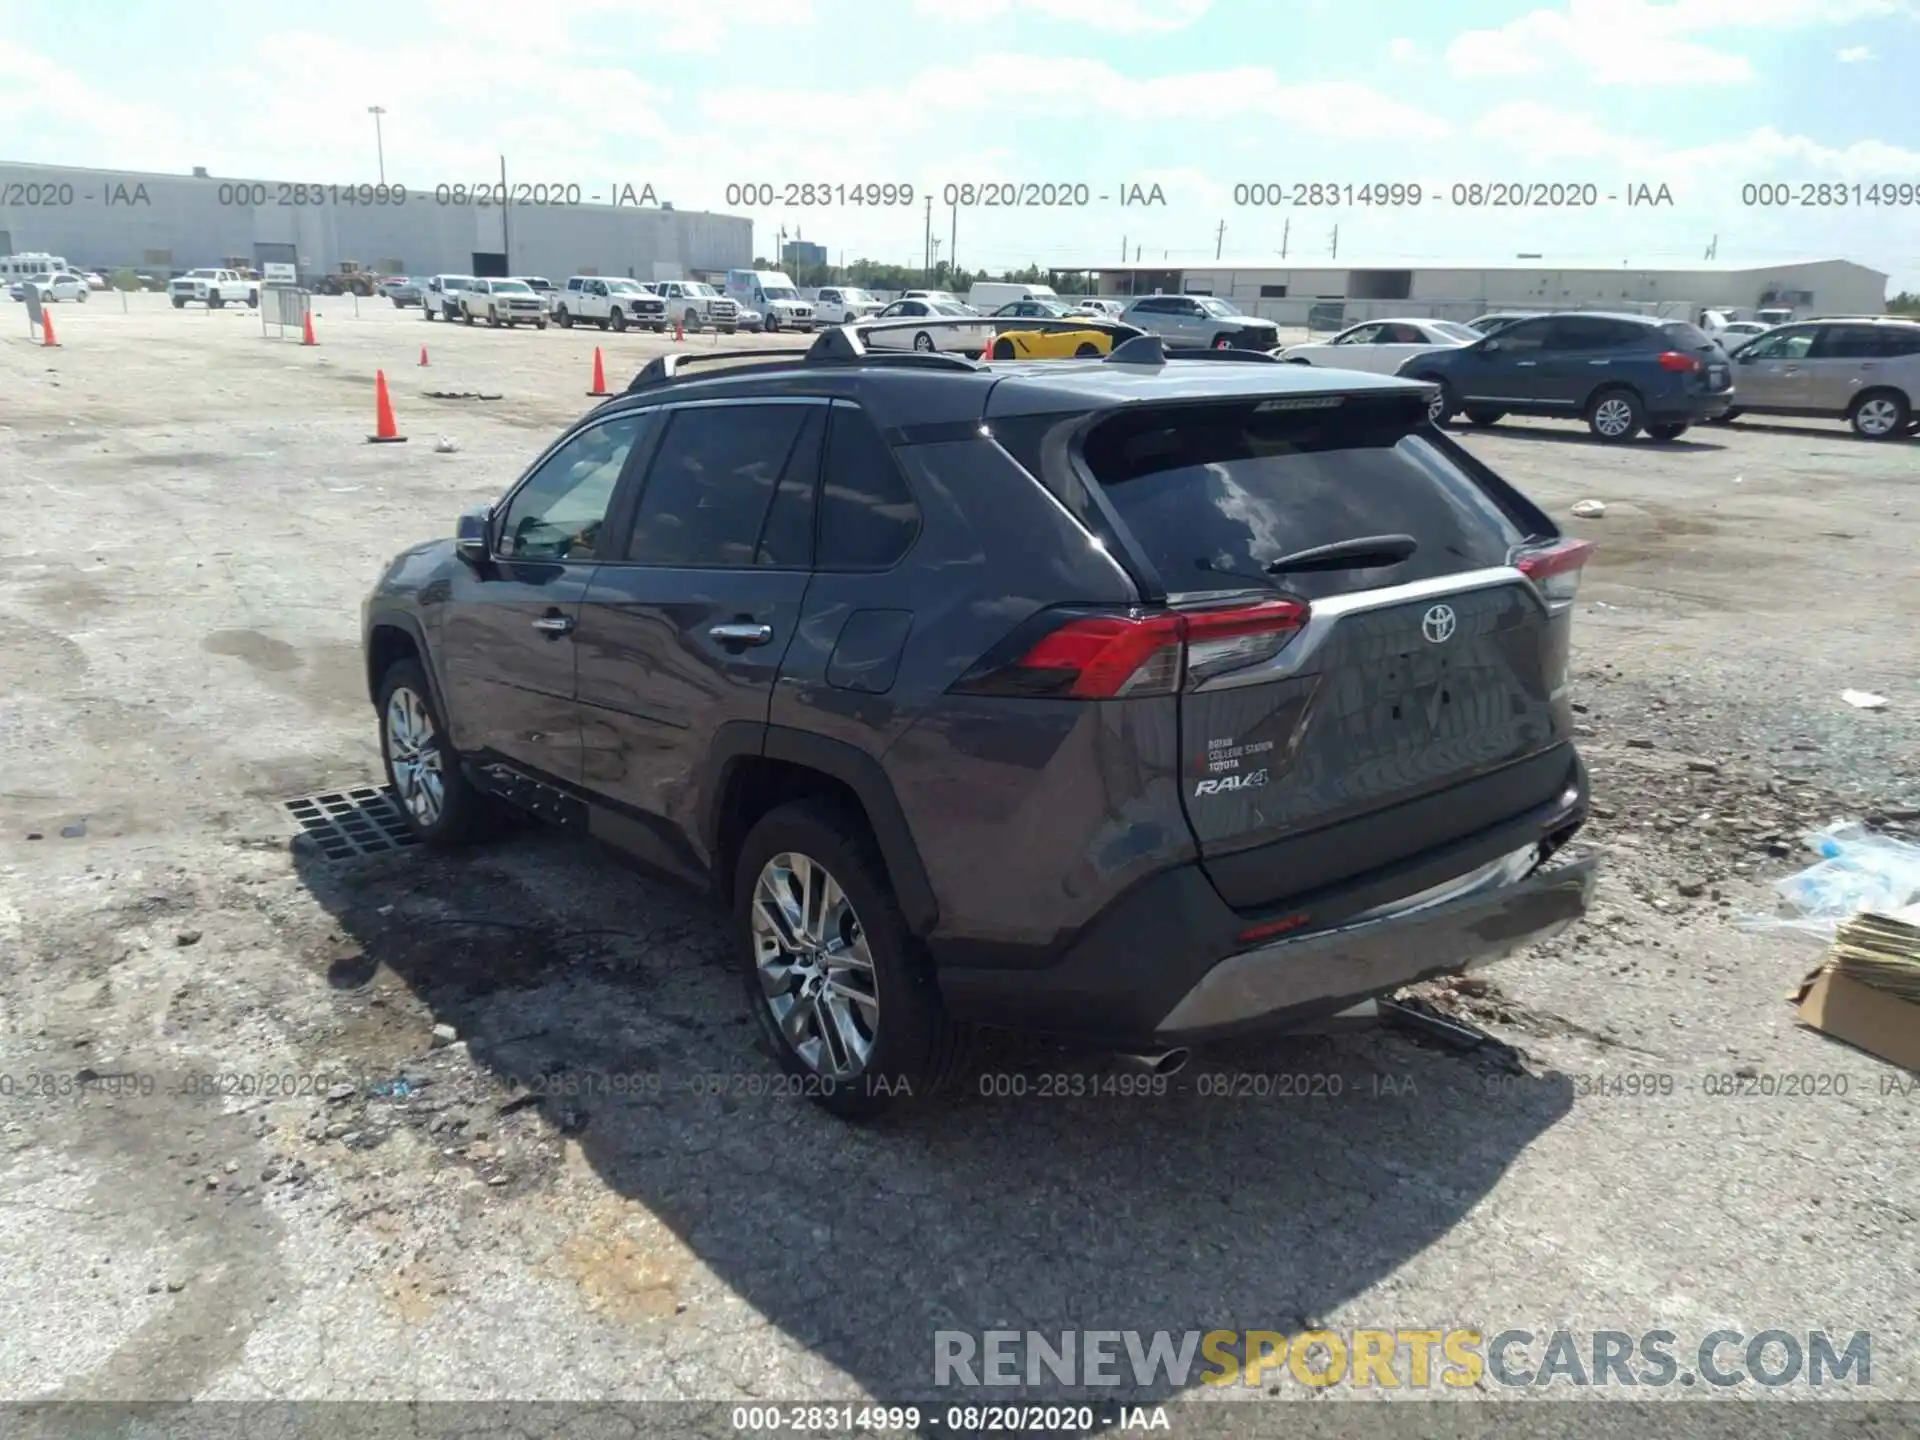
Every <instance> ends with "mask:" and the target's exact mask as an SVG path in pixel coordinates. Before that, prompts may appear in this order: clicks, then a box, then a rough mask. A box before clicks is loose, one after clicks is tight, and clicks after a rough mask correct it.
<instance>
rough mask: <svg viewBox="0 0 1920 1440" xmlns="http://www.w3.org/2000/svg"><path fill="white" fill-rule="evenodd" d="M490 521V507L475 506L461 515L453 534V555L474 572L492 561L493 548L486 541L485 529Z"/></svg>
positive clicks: (491, 513)
mask: <svg viewBox="0 0 1920 1440" xmlns="http://www.w3.org/2000/svg"><path fill="white" fill-rule="evenodd" d="M492 520H493V507H492V506H491V505H476V506H474V507H473V509H471V510H468V511H465V512H463V513H462V514H461V516H460V523H459V524H458V526H456V527H455V529H454V532H453V553H454V554H456V555H458V556H459V557H460V558H461V560H463V561H465V562H466V563H467V564H468V565H471V566H472V567H473V568H474V569H476V570H479V569H482V568H484V567H485V566H486V565H487V564H489V563H490V562H491V561H492V559H493V547H492V546H491V545H490V544H489V543H488V540H487V528H488V526H489V525H490V523H491V522H492Z"/></svg>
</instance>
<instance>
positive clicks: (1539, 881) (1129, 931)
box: [934, 760, 1598, 1050]
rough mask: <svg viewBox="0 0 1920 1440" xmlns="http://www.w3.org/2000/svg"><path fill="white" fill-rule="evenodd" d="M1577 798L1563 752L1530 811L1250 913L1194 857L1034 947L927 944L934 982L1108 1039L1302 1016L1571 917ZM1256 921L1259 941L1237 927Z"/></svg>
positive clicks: (1472, 959)
mask: <svg viewBox="0 0 1920 1440" xmlns="http://www.w3.org/2000/svg"><path fill="white" fill-rule="evenodd" d="M1587 803H1588V792H1587V778H1586V771H1585V768H1584V766H1582V765H1580V764H1579V763H1578V761H1577V760H1575V761H1573V762H1572V767H1571V773H1570V776H1569V781H1568V786H1567V789H1566V791H1565V792H1564V793H1562V794H1561V795H1559V796H1558V797H1557V798H1556V799H1554V800H1553V801H1551V802H1549V803H1547V804H1543V805H1540V806H1539V807H1537V808H1536V809H1534V810H1533V811H1530V812H1528V813H1526V814H1523V815H1517V816H1512V817H1510V818H1508V819H1505V820H1503V821H1501V822H1500V823H1498V824H1495V825H1490V826H1487V827H1485V828H1483V829H1482V830H1480V831H1478V832H1476V833H1474V834H1471V835H1469V836H1467V837H1465V838H1464V839H1462V840H1459V841H1455V842H1453V843H1450V844H1447V845H1445V846H1442V847H1438V848H1437V849H1435V850H1433V851H1431V852H1428V853H1425V854H1421V855H1416V856H1412V857H1409V858H1408V859H1406V860H1404V861H1400V862H1396V863H1394V864H1392V865H1389V866H1383V867H1381V868H1380V869H1379V870H1377V871H1373V872H1369V873H1367V874H1364V875H1360V876H1357V877H1354V878H1352V879H1350V880H1348V881H1346V882H1343V883H1341V884H1340V885H1338V886H1335V887H1327V888H1321V889H1317V890H1313V891H1311V892H1310V893H1307V894H1303V895H1301V896H1300V897H1299V898H1297V899H1294V900H1291V901H1289V902H1287V903H1286V904H1285V905H1283V906H1281V907H1279V908H1278V909H1276V910H1273V911H1268V912H1262V913H1260V914H1250V913H1248V912H1245V911H1240V910H1236V909H1234V908H1232V907H1230V906H1229V905H1227V903H1226V902H1225V901H1224V900H1222V899H1221V897H1220V893H1219V891H1218V890H1216V889H1215V888H1214V885H1213V882H1212V881H1211V880H1210V879H1209V878H1208V877H1207V875H1206V873H1205V872H1204V871H1203V870H1202V869H1201V868H1200V866H1199V865H1198V864H1187V865H1180V866H1176V867H1174V868H1173V869H1171V870H1166V871H1162V872H1161V873H1159V874H1157V875H1155V876H1154V877H1152V878H1151V879H1149V880H1146V881H1144V882H1142V883H1141V884H1139V885H1137V886H1135V887H1134V888H1133V889H1131V890H1129V891H1128V892H1127V893H1126V894H1124V895H1122V896H1121V897H1119V899H1117V900H1116V901H1115V902H1114V903H1113V904H1112V905H1111V906H1109V907H1108V908H1107V910H1106V911H1105V912H1103V913H1102V914H1101V916H1100V917H1099V918H1098V919H1097V920H1095V921H1094V922H1093V923H1092V924H1090V925H1088V926H1087V927H1086V928H1085V929H1084V930H1082V931H1080V932H1079V933H1078V934H1076V935H1074V936H1072V937H1070V938H1069V939H1068V940H1067V941H1066V942H1065V943H1064V944H1063V945H1061V946H1060V947H1058V948H1055V949H1052V950H1050V951H1049V953H1047V954H1046V955H1044V956H1031V957H1026V958H1025V959H1024V960H1022V959H1019V958H1016V957H1012V956H1005V955H1003V956H1000V957H996V958H995V960H994V961H993V963H979V962H980V960H981V959H982V958H983V957H979V956H976V955H969V954H966V953H965V952H964V950H962V951H960V952H958V953H955V952H952V951H948V952H947V953H945V954H943V949H944V947H941V946H939V945H937V944H936V945H935V946H934V959H935V962H936V965H937V967H938V975H939V983H940V988H941V993H942V995H943V998H944V999H945V1001H946V1004H947V1007H948V1009H949V1011H950V1012H951V1013H952V1014H953V1015H954V1016H955V1017H956V1018H958V1019H961V1020H966V1021H970V1022H972V1023H975V1024H982V1025H993V1026H1003V1027H1007V1028H1011V1029H1019V1030H1027V1031H1033V1032H1038V1033H1043V1034H1050V1035H1056V1036H1060V1037H1062V1038H1068V1039H1075V1040H1081V1041H1085V1042H1087V1043H1090V1044H1095V1045H1106V1046H1112V1047H1114V1048H1116V1049H1129V1050H1132V1049H1138V1050H1146V1049H1153V1048H1165V1047H1167V1046H1170V1045H1180V1044H1190V1043H1194V1042H1197V1041H1203V1040H1210V1039H1218V1038H1224V1037H1226V1036H1230V1035H1237V1034H1244V1033H1250V1032H1262V1031H1284V1030H1288V1029H1293V1028H1296V1027H1299V1026H1303V1025H1310V1024H1312V1023H1314V1022H1316V1021H1318V1020H1321V1019H1324V1018H1325V1017H1327V1016H1330V1015H1334V1014H1337V1013H1339V1012H1340V1011H1342V1010H1346V1009H1349V1008H1351V1007H1352V1006H1354V1005H1357V1004H1359V1003H1361V1002H1362V1001H1365V1000H1370V999H1374V998H1377V997H1379V996H1381V995H1387V994H1391V993H1392V992H1393V991H1395V990H1398V989H1399V988H1400V987H1402V986H1404V985H1410V984H1413V983H1414V982H1416V981H1419V980H1425V979H1430V978H1432V977H1434V976H1438V975H1448V974H1459V973H1461V972H1462V971H1465V970H1469V969H1472V968H1474V967H1476V966H1480V965H1484V964H1488V963H1490V962H1492V961H1495V960H1498V959H1501V958H1502V957H1504V956H1506V955H1508V954H1510V953H1512V952H1513V951H1515V950H1517V949H1520V948H1522V947H1524V946H1526V945H1530V944H1533V943H1535V942H1536V941H1540V940H1544V939H1547V938H1549V937H1551V936H1553V935H1555V934H1557V933H1559V932H1560V931H1561V930H1562V929H1564V928H1565V927H1566V926H1567V925H1569V924H1571V923H1572V922H1573V921H1575V920H1577V919H1579V918H1580V917H1581V916H1582V915H1583V914H1585V912H1586V909H1587V906H1588V903H1589V901H1590V899H1591V896H1592V893H1593V886H1594V880H1595V873H1596V870H1597V867H1598V861H1597V859H1594V858H1591V857H1588V858H1577V857H1574V856H1573V855H1572V852H1570V851H1568V850H1567V849H1565V848H1563V847H1565V846H1566V844H1567V842H1568V841H1569V840H1570V839H1571V838H1572V837H1573V835H1574V834H1575V833H1576V832H1577V831H1578V830H1579V828H1580V827H1581V825H1582V824H1584V822H1585V820H1586V814H1587ZM1542 855H1546V856H1548V857H1549V858H1548V859H1547V860H1546V862H1545V863H1544V864H1543V865H1542V866H1541V868H1538V869H1533V870H1532V873H1526V871H1527V870H1528V869H1530V868H1531V867H1532V866H1533V865H1534V864H1535V863H1536V862H1537V860H1538V858H1539V857H1540V856H1542ZM1262 926H1266V927H1269V929H1268V933H1269V934H1272V935H1273V938H1271V939H1268V938H1264V937H1262V938H1260V939H1256V940H1249V939H1247V938H1246V937H1247V935H1248V932H1249V931H1250V930H1253V929H1256V928H1259V927H1262Z"/></svg>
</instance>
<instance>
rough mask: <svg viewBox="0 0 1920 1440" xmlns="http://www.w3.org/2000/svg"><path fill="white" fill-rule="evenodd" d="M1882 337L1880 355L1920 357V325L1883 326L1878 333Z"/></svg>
mask: <svg viewBox="0 0 1920 1440" xmlns="http://www.w3.org/2000/svg"><path fill="white" fill-rule="evenodd" d="M1877 333H1878V335H1879V337H1880V354H1882V355H1885V356H1889V357H1891V356H1894V355H1920V325H1882V326H1880V327H1879V328H1878V331H1877Z"/></svg>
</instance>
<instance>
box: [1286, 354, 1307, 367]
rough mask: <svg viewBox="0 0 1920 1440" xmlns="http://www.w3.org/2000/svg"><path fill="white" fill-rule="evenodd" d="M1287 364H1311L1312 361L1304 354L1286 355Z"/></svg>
mask: <svg viewBox="0 0 1920 1440" xmlns="http://www.w3.org/2000/svg"><path fill="white" fill-rule="evenodd" d="M1287 364H1289V365H1311V364H1313V362H1312V361H1311V360H1309V359H1307V357H1306V356H1304V355H1289V356H1288V357H1287Z"/></svg>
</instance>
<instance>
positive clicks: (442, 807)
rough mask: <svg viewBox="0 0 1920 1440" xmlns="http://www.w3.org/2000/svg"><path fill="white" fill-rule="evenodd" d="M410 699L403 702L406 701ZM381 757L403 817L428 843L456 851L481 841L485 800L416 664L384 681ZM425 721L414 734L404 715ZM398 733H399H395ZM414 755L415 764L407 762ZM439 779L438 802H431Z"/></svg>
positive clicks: (401, 664) (392, 670)
mask: <svg viewBox="0 0 1920 1440" xmlns="http://www.w3.org/2000/svg"><path fill="white" fill-rule="evenodd" d="M403 696H404V697H410V698H407V699H403V698H402V697H403ZM379 703H380V709H379V712H378V713H379V716H380V756H381V762H382V764H383V765H384V766H385V767H386V771H387V783H388V784H390V785H391V786H393V793H394V796H395V799H396V800H397V801H398V803H399V806H400V813H401V815H402V817H403V818H404V819H405V820H406V823H407V828H408V829H409V830H411V831H412V832H413V833H414V835H415V836H417V837H418V838H419V840H420V843H421V844H423V845H428V846H431V847H432V848H434V849H436V850H452V849H457V848H458V847H460V846H462V845H466V844H469V843H471V842H472V841H474V840H476V839H478V838H480V836H481V834H482V832H483V830H484V828H485V826H484V821H485V819H486V818H487V816H486V811H487V809H488V806H487V803H486V797H485V796H483V795H481V794H480V792H479V791H477V790H475V789H474V788H473V786H472V785H471V784H469V783H468V781H467V777H466V775H465V773H464V772H463V771H462V770H461V769H460V757H459V756H458V755H457V754H455V753H454V749H453V746H452V745H451V744H450V743H449V742H448V739H447V727H446V722H445V721H444V720H443V719H442V718H441V715H440V712H439V709H438V708H437V707H436V706H435V705H434V703H433V690H432V688H431V687H430V686H429V685H428V684H427V677H426V674H425V672H424V671H422V670H421V668H420V664H419V662H418V661H416V660H401V661H397V662H396V663H394V664H393V665H391V666H389V667H388V669H387V673H386V674H385V675H383V676H381V677H380V702H379ZM407 715H411V716H413V717H414V718H415V720H416V721H417V720H418V719H420V718H424V720H425V722H426V727H427V728H426V730H425V731H424V733H423V732H421V731H419V730H417V729H416V730H414V731H413V733H412V734H411V735H409V734H408V733H407V730H406V729H405V728H403V726H402V718H401V717H402V716H407ZM396 732H398V733H396ZM396 755H409V756H412V757H416V758H415V763H412V764H407V763H402V762H401V761H400V760H397V759H396ZM436 781H437V783H438V790H439V803H438V806H437V808H436V807H434V806H433V805H432V804H431V796H432V788H433V785H434V783H435V782H436Z"/></svg>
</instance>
